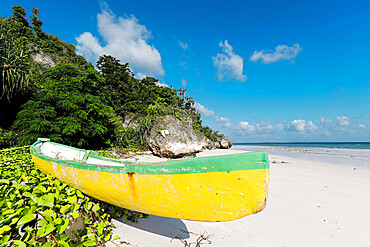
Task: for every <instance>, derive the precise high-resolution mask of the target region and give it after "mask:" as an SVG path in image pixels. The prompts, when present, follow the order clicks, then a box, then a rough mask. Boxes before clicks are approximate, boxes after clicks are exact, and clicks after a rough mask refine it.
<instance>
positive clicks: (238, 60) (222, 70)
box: [212, 40, 247, 82]
mask: <svg viewBox="0 0 370 247" xmlns="http://www.w3.org/2000/svg"><path fill="white" fill-rule="evenodd" d="M219 46H220V47H221V48H222V52H223V53H217V56H216V57H212V59H213V65H214V66H215V67H216V69H217V77H218V80H220V81H223V80H230V79H235V80H238V81H241V82H243V81H245V80H247V76H245V75H243V58H242V57H241V56H239V55H236V54H235V53H234V52H233V47H232V46H231V45H229V43H228V42H227V40H225V42H222V41H221V42H220V43H219Z"/></svg>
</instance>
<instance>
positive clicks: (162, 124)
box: [148, 116, 208, 158]
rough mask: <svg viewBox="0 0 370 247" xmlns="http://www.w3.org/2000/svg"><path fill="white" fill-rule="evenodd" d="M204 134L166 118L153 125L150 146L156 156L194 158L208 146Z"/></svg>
mask: <svg viewBox="0 0 370 247" xmlns="http://www.w3.org/2000/svg"><path fill="white" fill-rule="evenodd" d="M207 140H208V138H206V137H205V136H204V134H203V133H195V132H194V130H193V128H192V126H191V125H190V124H189V123H183V122H181V121H180V120H178V119H177V118H173V117H172V116H165V117H163V118H161V119H157V120H155V121H154V123H153V128H152V130H151V132H150V135H149V137H148V145H149V147H150V148H151V150H152V152H153V153H154V154H155V155H158V156H161V157H166V158H178V157H184V156H193V155H195V153H197V152H200V151H201V150H202V149H203V148H204V147H206V146H207V143H208V142H207Z"/></svg>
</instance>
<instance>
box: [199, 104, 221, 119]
mask: <svg viewBox="0 0 370 247" xmlns="http://www.w3.org/2000/svg"><path fill="white" fill-rule="evenodd" d="M194 106H195V108H196V109H197V110H198V111H199V112H201V113H202V114H204V116H205V117H207V118H209V117H213V115H214V114H215V113H214V112H213V111H212V110H208V109H207V107H205V106H203V105H201V104H199V103H195V105H194ZM216 121H217V120H216Z"/></svg>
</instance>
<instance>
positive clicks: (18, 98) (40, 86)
mask: <svg viewBox="0 0 370 247" xmlns="http://www.w3.org/2000/svg"><path fill="white" fill-rule="evenodd" d="M32 14H33V15H32V16H31V19H30V22H29V21H28V20H27V18H26V11H25V10H24V9H23V8H22V7H21V6H14V7H13V16H12V17H11V18H0V69H1V70H2V71H1V73H0V128H2V129H0V132H1V133H4V136H3V137H2V138H1V139H0V147H9V146H10V145H29V144H31V143H33V142H34V141H35V140H36V139H37V138H38V137H48V138H50V139H52V140H53V141H57V142H61V143H64V144H67V145H73V146H77V147H82V148H90V149H101V148H109V147H120V148H131V149H141V150H145V149H147V148H148V147H147V143H146V140H147V136H148V135H149V133H150V130H151V128H152V123H153V120H155V119H158V118H161V117H163V116H166V115H172V116H174V117H175V118H178V119H180V120H181V121H184V122H189V123H192V125H193V128H194V130H195V131H196V132H203V133H204V134H205V135H206V136H207V137H208V138H209V139H211V140H212V141H217V140H218V139H220V138H222V137H223V135H220V134H219V133H218V132H217V131H213V130H212V129H210V128H209V127H204V126H202V121H201V119H200V114H199V113H198V112H197V110H196V109H195V108H194V103H195V102H194V100H193V99H192V98H191V97H187V96H186V91H185V90H181V89H180V90H176V89H173V88H168V87H160V86H157V82H158V80H157V79H155V78H153V77H146V78H144V79H141V80H140V79H137V78H135V77H134V74H133V73H132V71H131V70H130V68H129V65H128V64H127V63H125V64H122V63H121V62H120V61H119V60H118V59H116V58H114V57H112V56H108V55H103V56H101V57H100V58H99V60H98V62H97V65H96V66H97V69H98V71H96V70H95V68H94V67H93V66H92V65H91V64H90V63H88V62H87V61H86V60H85V59H84V58H83V57H81V56H79V55H77V54H76V53H75V47H74V45H71V44H68V43H66V42H63V41H61V40H60V39H59V38H58V37H55V36H53V35H52V34H46V33H45V32H44V31H43V30H42V25H43V22H42V21H41V19H40V18H39V15H40V14H39V11H38V9H37V8H34V9H33V10H32ZM30 23H31V24H30ZM35 57H38V60H37V61H38V62H35V61H36V59H35ZM40 57H41V62H40ZM43 61H46V62H43ZM128 123H131V124H128Z"/></svg>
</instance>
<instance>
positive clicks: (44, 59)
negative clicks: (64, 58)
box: [31, 51, 57, 68]
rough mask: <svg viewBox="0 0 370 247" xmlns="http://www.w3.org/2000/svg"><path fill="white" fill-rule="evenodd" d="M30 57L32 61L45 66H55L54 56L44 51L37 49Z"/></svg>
mask: <svg viewBox="0 0 370 247" xmlns="http://www.w3.org/2000/svg"><path fill="white" fill-rule="evenodd" d="M31 59H32V60H33V61H34V62H36V63H38V64H40V65H41V66H43V67H46V68H52V67H55V65H56V63H57V59H56V58H55V57H54V56H52V55H50V54H48V53H46V52H43V51H38V52H37V53H31Z"/></svg>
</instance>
